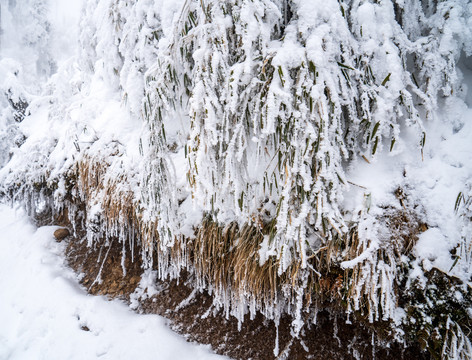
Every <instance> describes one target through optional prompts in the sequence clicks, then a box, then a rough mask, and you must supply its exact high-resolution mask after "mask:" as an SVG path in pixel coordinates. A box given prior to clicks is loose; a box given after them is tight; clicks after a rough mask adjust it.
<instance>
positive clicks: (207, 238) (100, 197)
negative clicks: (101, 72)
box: [77, 157, 424, 321]
mask: <svg viewBox="0 0 472 360" xmlns="http://www.w3.org/2000/svg"><path fill="white" fill-rule="evenodd" d="M108 159H109V158H108ZM110 172H111V171H110V165H109V163H107V162H106V161H104V160H103V159H95V158H90V157H84V158H83V159H82V160H81V161H80V162H79V163H78V165H77V190H78V191H77V193H78V194H80V196H79V197H80V201H83V202H84V203H86V207H87V211H89V210H90V209H91V208H92V207H94V206H95V205H97V204H98V205H99V206H100V208H101V213H100V219H99V220H98V221H99V222H100V224H98V225H100V226H99V227H98V229H100V231H99V232H98V233H94V234H92V237H93V238H94V239H95V238H97V239H98V238H103V237H118V238H119V239H120V241H127V242H128V243H129V248H130V249H132V248H133V246H134V242H135V241H138V244H140V245H141V248H142V255H143V259H145V264H146V265H147V266H153V267H155V268H157V269H158V274H159V277H160V278H161V279H164V278H178V277H179V275H180V272H181V271H182V270H186V271H189V272H190V273H192V274H193V275H194V280H195V286H196V287H198V288H200V289H208V290H209V291H210V292H212V293H213V295H214V297H215V304H216V305H220V306H224V307H226V309H225V310H226V313H227V314H229V313H232V314H233V315H235V316H237V317H238V318H239V319H241V320H242V318H243V317H244V314H245V313H246V312H247V309H246V308H245V306H246V305H245V304H249V307H250V312H253V311H257V310H259V311H261V312H263V313H264V315H266V316H268V317H269V318H274V316H275V312H274V309H276V308H279V309H280V308H282V310H283V311H287V312H290V313H292V314H293V312H294V309H295V307H296V304H297V301H298V305H297V306H298V307H299V308H300V306H299V303H300V301H299V300H300V294H302V297H303V301H302V302H303V304H302V310H303V309H308V308H310V306H321V307H326V306H328V307H337V308H344V309H345V307H346V304H347V306H348V309H350V311H360V312H361V313H362V314H364V315H365V316H368V317H369V320H371V321H373V320H379V319H381V318H383V319H384V320H385V319H387V318H388V316H386V315H388V311H390V310H389V309H393V308H394V306H395V305H396V304H389V299H391V298H392V295H395V291H396V289H395V288H394V287H391V286H390V285H388V284H393V283H394V281H393V279H394V278H395V275H396V274H395V271H396V263H397V261H398V259H399V257H400V256H401V255H402V254H404V253H406V252H408V251H410V250H411V248H412V246H413V244H414V242H415V240H416V235H417V233H418V232H419V231H420V229H421V226H424V225H420V226H418V222H417V221H416V220H415V218H414V215H413V213H410V212H408V211H407V210H400V211H398V210H395V211H393V210H392V211H386V213H387V214H388V215H387V217H386V218H385V219H384V221H388V222H389V224H388V226H389V228H390V229H391V230H392V236H391V239H390V240H389V241H388V242H387V243H386V244H385V246H383V247H382V248H381V249H378V250H376V251H375V252H374V254H373V257H372V259H371V260H370V261H363V262H360V263H359V264H358V265H356V266H355V267H353V268H352V269H346V270H342V269H341V268H340V266H339V264H340V262H341V261H345V260H351V259H354V258H356V257H358V256H359V255H360V254H361V253H362V252H363V251H365V250H366V248H367V247H368V246H369V242H366V241H360V239H359V236H358V234H357V231H356V229H355V228H352V229H351V230H350V231H349V232H348V233H347V234H339V233H338V232H337V231H336V230H335V229H332V230H331V238H332V240H330V241H325V245H324V246H322V247H321V248H319V249H318V250H317V251H316V252H314V253H313V254H311V255H310V256H309V259H308V260H307V264H308V266H307V267H305V268H302V266H301V261H300V260H299V261H294V262H293V263H292V264H291V265H290V266H289V267H288V269H287V270H286V271H285V272H284V273H283V274H278V270H279V261H278V259H277V258H276V257H275V256H272V257H270V258H269V259H268V260H267V261H265V262H264V263H263V264H261V263H260V258H259V253H258V252H259V249H260V246H261V243H262V241H263V239H264V236H265V235H270V233H271V231H273V226H272V227H271V224H262V223H259V222H257V221H254V222H253V223H251V224H244V225H238V224H236V223H230V224H227V225H226V226H221V225H219V224H217V223H215V222H214V221H212V220H211V219H210V218H206V219H204V221H203V222H202V224H201V226H200V227H199V228H198V229H197V230H196V234H195V237H194V238H192V239H189V238H185V237H182V236H179V237H177V238H176V239H175V241H174V244H173V246H172V247H166V246H162V244H160V243H159V238H158V235H157V219H154V220H153V221H143V219H142V216H141V213H140V210H139V209H140V206H139V204H138V203H137V201H136V198H135V196H134V193H133V192H132V190H131V187H130V185H129V181H128V178H127V177H126V175H125V174H124V173H123V174H120V173H119V172H118V174H119V175H115V176H110V175H109V173H110ZM387 210H388V209H387ZM95 220H97V219H88V220H87V221H95ZM89 232H90V230H89ZM385 284H387V285H385ZM389 286H390V287H389ZM314 304H315V305H314Z"/></svg>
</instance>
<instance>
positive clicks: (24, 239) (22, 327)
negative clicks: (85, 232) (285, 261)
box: [0, 205, 222, 360]
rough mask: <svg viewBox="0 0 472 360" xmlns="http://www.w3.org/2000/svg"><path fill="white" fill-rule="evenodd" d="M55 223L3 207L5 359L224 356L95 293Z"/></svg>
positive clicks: (0, 333)
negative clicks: (67, 258) (81, 280)
mask: <svg viewBox="0 0 472 360" xmlns="http://www.w3.org/2000/svg"><path fill="white" fill-rule="evenodd" d="M55 229H56V227H51V226H45V227H41V228H39V229H36V228H35V227H34V226H33V225H32V224H31V223H30V222H29V221H28V220H26V216H25V215H24V214H23V213H22V212H21V211H16V212H15V210H12V209H10V208H9V207H7V206H5V205H1V206H0V359H2V360H7V359H12V360H13V359H22V360H26V359H48V360H50V359H51V360H52V359H60V360H64V359H87V360H88V359H98V358H100V359H113V360H115V359H132V358H135V359H140V360H141V359H159V360H165V359H192V360H196V359H218V358H222V357H220V356H217V355H215V354H212V353H211V352H210V350H209V348H208V347H205V346H203V345H195V344H190V343H187V342H186V341H185V339H183V338H182V337H180V336H178V335H177V334H175V333H173V332H172V331H171V330H170V329H169V328H167V327H166V320H165V319H163V318H161V317H159V316H157V315H138V314H136V313H133V312H132V311H131V310H130V309H129V308H128V307H127V306H126V305H125V304H124V303H122V302H120V301H117V300H114V301H108V300H107V299H106V298H104V297H100V296H91V295H88V294H87V293H86V292H85V290H84V289H83V288H82V287H81V286H80V285H79V284H78V282H77V276H76V274H74V273H73V272H72V270H70V269H69V268H68V267H66V265H65V264H64V257H63V253H64V248H65V244H59V243H57V242H56V241H55V240H54V238H53V232H54V230H55ZM85 327H86V328H88V329H89V331H87V330H84V328H85Z"/></svg>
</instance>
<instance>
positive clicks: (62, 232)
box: [54, 228, 70, 242]
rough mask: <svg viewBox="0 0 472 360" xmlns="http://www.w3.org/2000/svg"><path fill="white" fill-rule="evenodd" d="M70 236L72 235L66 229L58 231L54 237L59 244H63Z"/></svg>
mask: <svg viewBox="0 0 472 360" xmlns="http://www.w3.org/2000/svg"><path fill="white" fill-rule="evenodd" d="M69 235H70V232H69V230H68V229H66V228H61V229H57V230H56V231H54V237H55V238H56V241H57V242H61V241H62V240H64V239H65V238H66V237H68V236H69Z"/></svg>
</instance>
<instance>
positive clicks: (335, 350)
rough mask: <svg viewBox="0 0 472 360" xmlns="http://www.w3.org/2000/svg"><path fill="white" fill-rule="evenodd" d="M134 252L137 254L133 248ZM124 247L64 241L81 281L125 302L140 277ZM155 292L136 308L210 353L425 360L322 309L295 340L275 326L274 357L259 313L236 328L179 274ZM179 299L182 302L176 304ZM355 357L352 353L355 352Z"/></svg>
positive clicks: (271, 331) (270, 330) (271, 337)
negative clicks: (163, 319) (162, 320)
mask: <svg viewBox="0 0 472 360" xmlns="http://www.w3.org/2000/svg"><path fill="white" fill-rule="evenodd" d="M135 250H136V251H135V252H134V253H135V254H139V252H138V251H137V250H138V249H135ZM122 251H123V247H122V244H120V243H119V242H118V241H116V240H109V241H108V242H103V243H102V244H101V245H97V244H96V245H95V247H94V248H89V247H87V241H86V240H85V238H84V240H78V239H77V238H75V239H71V238H69V240H68V245H67V252H66V256H67V259H68V262H69V265H70V266H71V267H72V268H73V269H74V270H75V271H76V272H77V273H79V274H81V275H80V276H79V278H80V279H81V280H80V282H81V284H82V285H83V286H84V287H86V288H87V290H88V291H89V292H90V293H92V294H101V295H107V296H109V297H110V298H120V299H123V300H124V301H127V302H129V300H130V294H132V293H133V292H134V290H135V289H136V287H137V286H138V284H139V281H140V277H141V275H142V272H143V271H142V268H141V261H140V258H139V257H137V258H135V259H134V261H131V259H130V256H129V255H130V254H129V250H127V252H126V256H125V260H124V264H125V267H126V274H125V275H123V270H122V255H123V253H122ZM156 288H157V289H160V290H159V292H158V294H156V295H154V296H153V297H152V298H150V299H146V300H144V301H142V302H141V304H140V306H139V308H138V309H137V311H138V312H142V313H155V314H159V315H162V316H164V317H166V318H168V319H170V320H171V327H172V328H173V329H174V330H175V331H176V332H178V333H180V334H183V335H185V336H186V337H187V339H188V340H190V341H196V342H199V343H203V344H210V345H211V346H212V348H213V349H214V351H215V352H217V353H219V354H223V355H227V356H229V357H232V358H234V359H260V360H269V359H320V360H321V359H323V360H325V359H354V358H356V357H357V358H361V359H374V358H375V359H429V358H430V357H429V356H428V354H426V353H424V352H421V351H420V350H419V348H418V347H417V346H413V347H409V348H406V349H404V346H403V345H401V344H397V343H394V344H391V345H390V347H387V346H385V345H384V343H383V342H382V341H381V340H380V339H379V337H378V336H377V335H376V334H377V331H378V329H379V328H378V324H377V325H376V326H377V327H376V328H374V327H373V326H368V325H367V326H365V325H362V323H361V322H358V321H357V322H354V323H355V325H354V324H346V319H345V315H344V314H343V313H337V314H336V313H332V312H330V310H328V309H325V310H322V311H320V312H319V314H318V317H317V324H316V325H311V326H310V327H309V328H306V329H304V331H303V332H302V334H301V336H300V338H298V339H294V338H293V337H292V336H291V334H290V328H291V319H290V318H289V317H283V318H282V319H281V321H280V325H279V328H278V336H279V349H280V352H279V356H278V357H276V356H274V347H275V345H276V333H277V331H276V327H275V325H274V322H273V321H268V320H266V319H265V318H264V317H263V316H262V315H260V314H258V315H257V316H256V317H255V319H253V320H251V319H249V318H247V319H245V321H244V322H243V323H242V326H241V330H238V322H237V320H236V319H235V318H233V317H229V318H228V319H227V318H225V316H224V314H223V313H222V311H220V310H216V309H215V308H214V307H213V305H212V297H211V296H210V295H209V294H207V293H205V292H198V293H197V294H192V291H193V287H192V277H191V275H188V274H185V273H184V274H183V275H182V276H181V278H180V280H179V282H177V281H176V280H172V281H166V282H162V281H161V282H159V283H158V284H156ZM184 300H188V301H186V303H187V305H185V306H179V304H181V303H182V302H183V301H184ZM355 355H357V356H355Z"/></svg>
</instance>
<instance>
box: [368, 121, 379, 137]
mask: <svg viewBox="0 0 472 360" xmlns="http://www.w3.org/2000/svg"><path fill="white" fill-rule="evenodd" d="M379 126H380V121H377V122H376V123H375V125H374V129H373V130H372V135H371V136H370V139H371V140H372V139H373V138H374V136H375V134H376V133H377V130H378V129H379Z"/></svg>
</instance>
